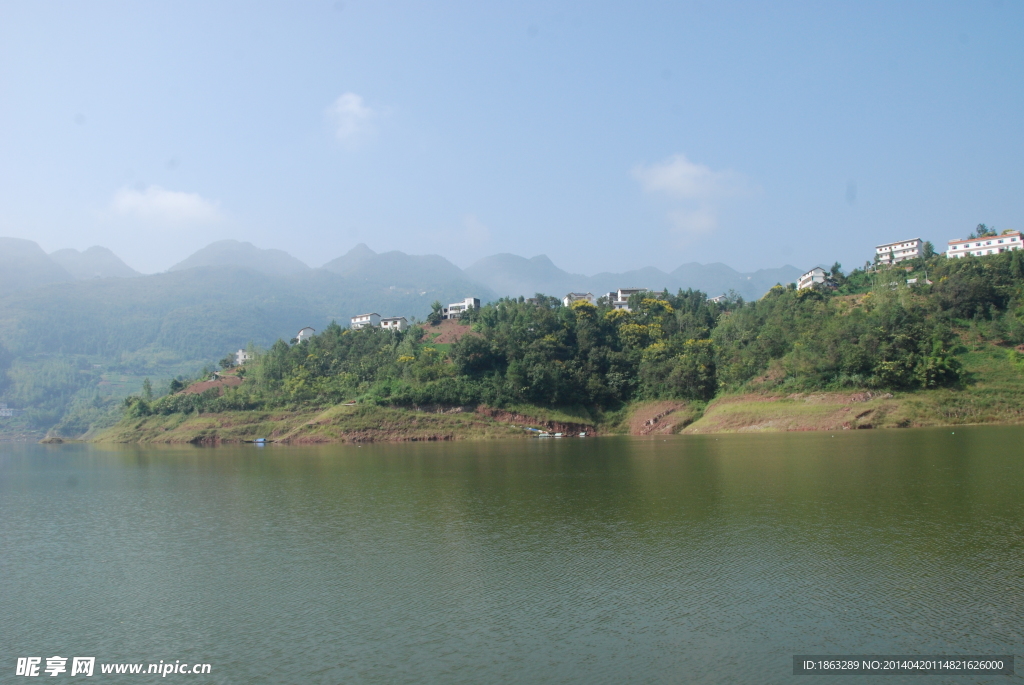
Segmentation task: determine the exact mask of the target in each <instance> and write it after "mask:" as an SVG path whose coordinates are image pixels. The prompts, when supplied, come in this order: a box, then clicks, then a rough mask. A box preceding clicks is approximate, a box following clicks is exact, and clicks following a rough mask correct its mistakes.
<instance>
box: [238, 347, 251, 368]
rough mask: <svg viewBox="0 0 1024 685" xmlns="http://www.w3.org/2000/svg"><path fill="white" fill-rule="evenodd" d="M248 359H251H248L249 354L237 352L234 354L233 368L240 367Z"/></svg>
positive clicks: (242, 351)
mask: <svg viewBox="0 0 1024 685" xmlns="http://www.w3.org/2000/svg"><path fill="white" fill-rule="evenodd" d="M250 359H252V357H250V356H249V353H248V352H246V351H245V350H239V351H238V352H235V366H241V365H242V364H244V363H246V362H247V361H249V360H250Z"/></svg>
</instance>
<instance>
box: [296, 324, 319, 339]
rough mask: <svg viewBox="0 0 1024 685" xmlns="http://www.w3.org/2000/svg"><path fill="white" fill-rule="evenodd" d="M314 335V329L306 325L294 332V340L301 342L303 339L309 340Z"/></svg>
mask: <svg viewBox="0 0 1024 685" xmlns="http://www.w3.org/2000/svg"><path fill="white" fill-rule="evenodd" d="M314 335H316V331H314V330H313V329H312V328H310V327H309V326H306V327H305V328H303V329H302V330H301V331H299V332H298V333H296V334H295V340H296V341H298V342H302V341H303V340H309V339H310V338H312V337H313V336H314Z"/></svg>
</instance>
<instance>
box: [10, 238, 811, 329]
mask: <svg viewBox="0 0 1024 685" xmlns="http://www.w3.org/2000/svg"><path fill="white" fill-rule="evenodd" d="M203 267H207V268H223V267H240V268H244V269H249V270H251V271H255V272H257V273H261V274H265V275H268V276H276V277H294V276H301V275H310V274H311V273H312V272H315V271H327V272H330V273H333V274H337V275H339V276H342V277H343V278H345V279H348V280H352V281H355V282H358V283H360V284H362V285H364V286H378V287H384V288H387V289H388V290H391V291H394V292H400V293H404V294H408V295H412V294H418V295H426V294H427V293H430V292H436V291H438V290H449V289H455V290H460V291H461V290H465V291H466V293H465V295H462V296H460V297H459V299H461V297H464V296H467V295H475V296H477V297H480V299H482V300H485V301H486V300H489V299H494V298H495V297H503V296H511V297H518V296H520V295H522V296H532V295H534V294H535V293H545V294H549V295H556V296H561V295H564V294H565V293H567V292H592V293H594V295H595V296H600V295H601V294H603V293H607V292H609V291H612V290H615V289H616V288H634V287H644V288H650V289H651V290H662V289H665V288H667V289H669V290H671V291H675V290H677V289H680V288H682V289H684V290H685V289H687V288H694V289H697V290H702V291H704V292H705V293H707V294H708V295H709V296H714V295H720V294H723V293H726V292H729V291H735V292H736V293H738V294H740V295H742V296H743V297H744V298H746V299H756V298H758V297H760V296H761V295H762V294H764V293H765V292H766V291H767V290H768V289H769V288H771V287H772V286H773V285H775V284H776V283H788V282H791V281H794V280H796V278H797V276H799V274H800V272H799V270H798V269H796V268H794V267H792V266H784V267H780V268H774V269H761V270H759V271H755V272H753V273H740V272H738V271H736V270H735V269H732V268H730V267H728V266H726V265H725V264H698V263H696V262H693V263H689V264H683V265H681V266H679V267H678V268H676V269H674V270H673V271H671V272H668V273H666V272H664V271H661V270H660V269H656V268H654V267H646V268H643V269H635V270H631V271H625V272H622V273H600V274H596V275H593V276H587V275H583V274H573V273H569V272H567V271H564V270H562V269H560V268H558V267H557V266H556V265H555V264H554V263H553V262H552V261H551V260H550V259H549V258H548V257H547V256H546V255H538V256H536V257H533V258H530V259H527V258H525V257H520V256H518V255H513V254H497V255H492V256H490V257H485V258H483V259H481V260H479V261H477V262H476V263H474V264H472V265H471V266H469V267H467V268H466V269H464V270H463V269H460V268H459V267H458V266H456V265H455V264H452V263H451V262H450V261H448V260H447V259H445V258H444V257H441V256H439V255H408V254H405V253H404V252H398V251H393V252H385V253H380V254H378V253H376V252H374V251H373V250H371V249H370V248H369V247H367V246H366V245H365V244H359V245H356V246H355V247H354V248H352V250H350V251H349V252H348V253H346V254H344V255H342V256H340V257H338V258H336V259H334V260H331V261H329V262H327V263H326V264H324V265H323V266H322V267H320V269H312V268H310V267H309V266H308V265H306V264H304V263H302V262H301V261H299V260H298V259H296V258H295V257H293V256H291V255H290V254H288V253H287V252H284V251H282V250H267V249H261V248H258V247H256V246H254V245H253V244H251V243H246V242H240V241H237V240H221V241H217V242H214V243H211V244H210V245H207V246H206V247H204V248H202V249H201V250H199V251H197V252H195V253H194V254H192V255H191V256H190V257H188V258H187V259H185V260H183V261H181V262H179V263H178V264H175V265H174V266H172V267H171V268H170V269H168V272H177V271H187V270H191V269H198V268H203ZM141 275H142V274H139V272H137V271H135V270H134V269H132V268H131V267H129V266H128V265H127V264H125V263H124V262H123V261H122V260H121V259H119V258H118V257H117V256H116V255H115V254H114V253H113V252H111V251H110V250H108V249H107V248H104V247H99V246H94V247H91V248H89V249H88V250H85V251H84V252H79V251H78V250H73V249H64V250H57V251H56V252H53V253H52V254H50V255H47V254H46V253H45V252H43V250H42V249H41V248H40V247H39V246H38V245H37V244H35V243H34V242H32V241H29V240H20V239H17V238H0V295H4V294H9V293H12V292H17V291H20V290H28V289H32V288H36V287H39V286H43V285H48V284H53V283H62V282H69V281H74V280H85V279H95V278H129V277H137V276H141ZM405 314H406V315H415V314H422V313H421V312H406V313H405Z"/></svg>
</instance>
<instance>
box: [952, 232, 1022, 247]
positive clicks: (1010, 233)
mask: <svg viewBox="0 0 1024 685" xmlns="http://www.w3.org/2000/svg"><path fill="white" fill-rule="evenodd" d="M1010 236H1020V231H1010V232H1009V233H1000V234H999V235H987V236H985V237H984V238H961V239H959V240H950V241H949V243H948V244H949V245H952V244H954V243H956V244H958V245H959V244H960V243H974V242H979V241H982V240H995V239H998V238H1004V237H1007V238H1008V237H1010Z"/></svg>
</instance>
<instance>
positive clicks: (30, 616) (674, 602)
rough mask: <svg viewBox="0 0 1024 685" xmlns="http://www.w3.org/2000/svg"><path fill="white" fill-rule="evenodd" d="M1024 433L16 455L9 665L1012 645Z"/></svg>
mask: <svg viewBox="0 0 1024 685" xmlns="http://www.w3.org/2000/svg"><path fill="white" fill-rule="evenodd" d="M1022 442H1024V430H1022V429H1020V428H967V429H963V428H961V429H957V430H956V432H955V434H954V433H953V432H952V431H951V430H949V429H946V430H942V429H936V430H920V431H877V432H870V431H858V432H855V433H850V432H845V433H840V434H836V435H835V436H834V437H833V436H831V435H830V434H783V435H737V436H718V437H717V438H716V437H715V436H686V437H675V438H671V439H667V440H663V439H660V438H659V439H657V440H648V439H630V438H621V439H620V438H604V439H596V440H594V439H591V440H578V439H573V440H562V441H515V442H500V443H499V442H489V443H460V444H429V445H367V446H363V447H357V446H349V445H339V446H329V447H279V446H268V447H264V448H258V447H255V446H244V447H222V448H212V449H211V448H208V449H196V448H187V449H177V448H176V449H154V448H123V449H103V448H97V447H92V446H79V445H62V446H39V445H31V446H12V445H2V446H0V521H2V523H0V578H2V582H3V583H4V589H3V591H2V593H0V596H2V601H0V652H2V665H0V668H2V669H8V668H10V669H11V670H9V671H0V672H2V673H5V674H6V675H11V674H13V668H14V666H13V664H14V661H15V660H16V658H17V657H18V656H42V657H46V656H51V655H54V654H59V655H62V656H96V657H97V660H98V662H118V661H125V662H135V661H138V662H143V661H145V662H156V661H159V660H161V659H163V660H165V661H174V660H176V659H180V660H182V661H187V662H208V663H211V664H213V678H212V680H210V681H209V682H224V683H228V682H233V683H240V682H245V683H293V682H294V683H340V682H388V683H401V682H410V683H422V682H443V683H449V682H472V683H478V682H488V683H495V682H499V683H500V682H574V683H575V682H580V683H582V682H586V683H595V682H598V683H600V682H607V683H618V682H623V681H634V682H690V683H699V682H728V681H735V682H782V681H786V680H790V679H792V678H793V676H791V675H790V673H791V668H792V655H793V654H795V653H805V654H806V653H816V654H830V653H831V654H855V653H897V654H913V653H931V654H937V653H954V654H967V653H978V654H981V653H1003V654H1007V653H1010V654H1012V653H1014V652H1016V653H1018V654H1019V653H1021V652H1022V651H1024V650H1022V649H1021V646H1022V639H1021V635H1022V627H1021V626H1022V625H1024V605H1022V598H1021V587H1022V586H1024V553H1022V544H1024V542H1022V541H1024V502H1022V493H1024V460H1022V456H1024V454H1022V449H1021V445H1022ZM171 677H172V678H173V677H174V676H171ZM178 677H179V678H182V677H183V676H178ZM103 679H104V682H117V678H116V677H115V676H103ZM124 679H125V680H124V682H129V681H131V680H135V681H138V679H139V676H135V677H134V678H131V677H128V676H125V677H124ZM1003 679H1004V680H1005V678H1003ZM996 680H999V678H998V677H995V676H993V677H991V682H995V681H996ZM197 682H198V681H197ZM204 682H206V681H204ZM887 682H893V681H887ZM906 682H917V680H915V679H914V678H913V677H912V676H907V677H906ZM949 682H988V681H986V680H984V679H981V680H978V679H977V678H974V679H965V680H962V681H960V680H956V679H953V680H952V681H949ZM1000 682H1001V681H1000Z"/></svg>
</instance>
